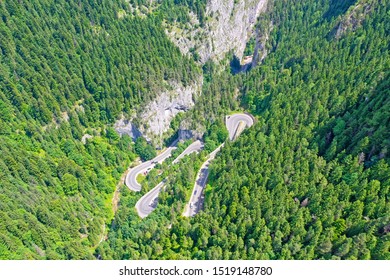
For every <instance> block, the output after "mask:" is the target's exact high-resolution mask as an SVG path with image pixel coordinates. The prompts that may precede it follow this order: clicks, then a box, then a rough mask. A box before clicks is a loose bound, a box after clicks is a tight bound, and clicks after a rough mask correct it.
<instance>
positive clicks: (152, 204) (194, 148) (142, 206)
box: [135, 140, 203, 218]
mask: <svg viewBox="0 0 390 280" xmlns="http://www.w3.org/2000/svg"><path fill="white" fill-rule="evenodd" d="M202 148H203V143H202V142H201V141H199V140H197V141H195V142H194V143H192V144H191V145H189V146H188V147H187V148H186V149H185V150H184V151H183V152H182V153H181V154H180V155H179V156H178V157H177V158H176V159H175V160H174V161H173V162H172V163H173V164H175V163H177V162H179V160H180V159H182V158H183V157H184V156H186V155H189V154H191V153H194V152H199V151H200V150H201V149H202ZM154 160H155V159H154ZM154 160H153V161H154ZM165 181H166V179H164V180H163V181H162V182H161V183H159V184H158V185H157V186H155V187H154V188H153V189H152V190H150V191H149V192H148V193H146V194H145V195H144V196H143V197H141V198H140V199H139V200H138V201H137V203H136V204H135V208H136V210H137V212H138V215H139V216H140V217H141V218H145V217H146V216H148V215H149V214H150V213H151V212H152V211H153V210H154V209H156V207H157V202H158V195H159V194H160V191H161V189H162V188H163V187H164V186H165Z"/></svg>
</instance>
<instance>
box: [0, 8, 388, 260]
mask: <svg viewBox="0 0 390 280" xmlns="http://www.w3.org/2000/svg"><path fill="white" fill-rule="evenodd" d="M206 2H207V1H204V0H175V1H173V0H172V1H171V0H167V1H154V2H153V3H152V2H151V1H144V0H130V1H120V0H118V1H108V0H88V1H65V0H58V1H50V0H31V1H24V0H23V1H16V0H9V1H2V2H1V3H0V15H1V19H0V51H1V56H0V220H1V222H0V259H93V258H102V259H390V251H389V250H390V235H389V232H390V202H389V200H390V197H389V196H390V194H389V193H390V192H389V188H390V167H389V164H390V160H389V153H390V151H389V148H390V100H389V99H390V97H389V96H390V90H389V89H390V84H389V83H390V53H389V52H390V50H389V49H390V38H389V37H390V2H389V0H378V1H375V0H359V1H356V0H349V1H333V0H308V1H298V0H293V1H291V0H289V1H287V0H282V1H270V3H269V5H268V9H267V12H266V13H264V14H262V15H261V16H260V18H259V20H258V24H257V26H256V28H258V29H259V30H265V29H266V26H267V27H268V26H269V25H270V23H271V25H272V26H273V28H272V31H271V33H270V36H269V40H268V42H267V48H268V49H269V54H268V56H267V57H266V58H265V59H264V61H263V62H262V63H260V64H259V65H257V66H256V67H254V68H252V69H251V70H250V71H248V72H242V73H238V74H236V75H233V74H232V73H231V72H230V69H229V59H232V58H233V55H230V54H229V55H228V57H226V59H225V60H223V61H221V62H219V63H214V62H211V61H208V62H206V64H205V65H197V64H196V63H195V62H194V60H193V59H192V58H190V57H188V56H183V55H182V54H181V53H180V51H179V49H178V48H176V47H175V46H174V45H173V43H171V42H170V41H169V39H168V38H167V36H166V35H165V31H164V28H163V22H164V21H177V22H182V23H185V22H187V21H188V20H189V11H191V12H193V13H194V14H196V15H197V16H198V18H199V19H200V24H202V22H203V21H204V20H206V18H205V10H206ZM129 4H131V6H130V5H129ZM356 5H357V6H358V7H369V8H367V9H363V12H362V14H361V15H360V17H361V18H360V19H359V20H356V19H354V20H350V21H348V20H346V19H348V18H351V17H353V13H354V11H355V10H356V9H357V8H356V7H357V6H356ZM367 5H368V6H367ZM134 9H138V10H139V11H140V14H138V15H137V13H135V12H134ZM345 22H349V23H350V24H351V22H353V24H352V25H351V26H347V27H346V25H345ZM262 25H264V26H262ZM254 42H255V40H254V39H253V38H252V39H250V40H249V42H248V46H247V50H246V52H247V53H246V54H250V52H251V50H253V48H254V45H253V44H254ZM199 75H203V80H204V83H203V89H202V95H201V96H200V97H199V98H198V100H197V102H196V105H195V107H194V108H192V109H191V110H190V111H188V112H186V113H185V114H184V115H179V116H178V117H177V119H175V120H174V121H173V122H172V128H173V129H178V127H179V121H185V122H186V123H187V124H188V126H189V127H190V128H192V129H199V130H201V131H204V132H205V133H204V141H205V150H204V151H202V152H201V153H199V154H191V155H190V156H188V157H185V158H184V159H182V160H181V161H180V163H179V164H175V165H172V164H170V163H171V162H172V159H173V158H175V155H176V156H177V155H178V154H179V153H180V152H181V151H183V150H184V148H185V146H186V145H188V144H189V142H186V143H185V144H180V145H179V148H178V149H177V151H175V153H174V155H173V156H172V158H171V159H168V160H167V161H166V162H164V163H163V164H158V165H157V166H156V168H154V169H152V170H151V172H150V173H149V174H148V175H147V176H146V178H143V177H142V178H141V180H142V185H143V188H142V191H141V192H140V193H135V192H131V191H130V190H129V189H128V188H127V187H125V186H121V185H120V184H118V182H119V181H120V178H121V176H122V175H123V173H124V172H125V170H126V169H127V168H128V166H130V165H132V164H134V161H135V159H136V157H137V156H138V155H139V156H140V157H141V158H142V159H144V160H148V159H151V158H153V157H154V156H155V155H156V151H155V150H154V149H152V148H151V146H150V145H148V144H147V143H146V141H145V140H144V139H143V138H139V139H138V140H137V141H136V142H135V143H134V142H133V141H132V139H131V138H130V137H127V136H122V137H119V135H118V134H117V133H116V132H115V130H114V129H113V128H112V124H113V122H114V121H115V120H116V119H118V118H119V117H120V116H121V115H122V114H125V115H131V114H133V113H134V112H137V111H138V110H139V108H142V106H143V105H144V104H146V103H147V102H148V101H150V100H153V98H154V97H156V95H157V94H158V93H159V92H160V91H162V90H164V89H165V88H166V87H168V86H169V82H170V81H177V82H180V83H182V84H183V85H188V84H190V83H191V81H193V80H194V79H195V78H196V77H198V76H199ZM239 110H245V111H248V112H250V113H252V114H253V115H254V116H255V118H256V120H257V121H256V123H255V125H254V126H253V127H251V128H250V129H247V130H245V131H244V132H243V134H242V135H241V136H240V137H239V138H238V139H237V140H236V141H234V142H229V141H227V142H226V145H225V146H224V148H223V149H222V150H221V152H220V153H219V155H218V156H217V157H216V159H215V161H213V163H212V165H211V170H210V176H209V181H208V185H207V187H206V190H205V203H204V211H202V212H201V213H199V214H197V215H196V216H195V217H193V218H184V217H182V216H181V214H182V212H183V208H184V205H185V203H187V202H188V199H189V197H190V195H191V191H192V187H193V184H194V181H195V177H196V174H197V172H198V170H199V168H200V166H201V165H202V163H203V162H204V160H205V159H206V157H207V154H208V153H209V152H210V151H212V150H214V149H215V148H216V147H217V146H218V145H219V144H220V143H222V142H224V141H225V140H226V138H227V131H226V129H225V127H224V118H225V115H226V114H229V113H230V112H232V111H239ZM162 178H167V188H166V189H165V191H163V192H162V193H161V194H160V197H159V204H158V207H157V208H156V210H155V211H154V212H152V213H151V214H150V215H149V216H148V217H147V218H145V219H141V218H139V217H138V215H137V212H136V210H135V208H134V205H135V203H136V202H137V200H138V199H139V198H140V197H141V196H142V195H143V194H145V193H146V192H147V191H148V190H150V189H151V188H153V187H154V186H156V184H158V183H159V182H160V181H161V180H162ZM117 186H118V187H119V189H120V191H121V192H120V203H119V208H118V211H117V212H116V213H114V211H113V209H112V197H113V194H114V192H115V189H116V188H117Z"/></svg>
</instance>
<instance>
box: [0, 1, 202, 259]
mask: <svg viewBox="0 0 390 280" xmlns="http://www.w3.org/2000/svg"><path fill="white" fill-rule="evenodd" d="M0 14H1V15H2V16H1V19H0V53H1V56H0V143H1V147H0V178H1V180H0V198H1V203H0V216H1V220H2V222H1V225H0V259H18V258H23V259H30V258H34V259H35V258H43V259H45V258H48V259H52V258H54V259H69V258H76V259H81V258H92V257H93V256H92V253H93V251H94V248H95V247H96V246H97V245H98V244H99V242H101V241H102V237H103V236H104V234H105V231H107V227H106V226H105V223H109V222H110V220H111V218H112V215H113V213H112V212H111V210H110V209H111V198H112V194H113V192H114V189H115V186H116V184H117V181H118V180H119V178H120V176H121V173H123V172H124V170H125V169H126V168H127V167H128V166H129V164H130V162H131V161H132V160H134V158H135V154H134V151H133V145H132V141H131V139H130V138H128V137H122V138H119V137H118V135H117V134H116V133H115V131H114V130H113V129H112V128H111V125H112V124H113V122H114V121H115V119H117V118H119V117H120V116H121V115H122V114H125V115H128V116H130V115H132V113H133V112H135V111H139V110H140V108H141V107H143V106H144V104H146V103H148V102H150V101H151V100H154V98H156V96H158V94H159V93H160V92H162V91H168V90H171V91H172V86H171V84H172V83H173V82H175V83H177V84H179V85H180V86H182V87H190V86H191V85H192V83H193V81H195V80H196V79H199V75H200V71H199V69H198V68H197V67H196V66H195V64H194V62H193V61H191V60H190V59H188V58H186V57H183V56H182V55H181V53H180V51H179V49H177V48H176V47H175V46H174V45H173V44H172V43H171V42H170V41H169V39H168V38H167V37H166V35H165V33H164V29H163V27H162V25H161V17H159V16H156V15H152V14H150V15H149V16H147V17H142V18H141V17H135V16H132V15H131V7H130V6H129V3H128V2H126V1H105V0H103V1H65V0H63V1H62V0H61V1H45V0H32V1H16V0H15V1H13V0H10V1H2V2H1V3H0ZM140 123H141V122H140ZM81 140H83V141H81ZM83 143H85V144H83Z"/></svg>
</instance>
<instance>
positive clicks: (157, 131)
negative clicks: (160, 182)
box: [115, 76, 203, 146]
mask: <svg viewBox="0 0 390 280" xmlns="http://www.w3.org/2000/svg"><path fill="white" fill-rule="evenodd" d="M202 83H203V79H202V77H201V76H200V77H199V78H198V79H197V80H196V81H194V83H193V84H191V85H189V86H187V87H184V86H183V85H182V84H180V83H177V82H173V81H171V82H170V87H171V90H167V91H163V92H161V93H160V94H159V95H158V96H157V98H156V99H155V100H153V101H152V102H150V103H149V104H147V105H146V106H144V107H143V109H142V110H141V111H140V112H138V113H137V114H136V116H134V117H133V118H132V119H131V120H130V121H129V120H125V119H123V118H122V119H120V120H118V121H117V122H116V123H115V129H116V131H117V132H118V133H119V134H121V135H122V134H127V135H129V136H130V137H132V138H133V139H135V138H137V137H139V136H141V135H143V136H144V137H145V138H146V139H147V140H148V141H151V142H152V143H153V144H155V145H157V146H161V145H162V141H163V134H164V133H165V132H167V131H168V130H169V128H170V124H171V121H172V119H173V118H174V117H175V116H176V115H177V114H178V113H180V112H186V111H188V110H189V109H190V108H191V107H193V106H194V104H195V99H196V97H197V96H198V95H199V94H200V92H201V88H202Z"/></svg>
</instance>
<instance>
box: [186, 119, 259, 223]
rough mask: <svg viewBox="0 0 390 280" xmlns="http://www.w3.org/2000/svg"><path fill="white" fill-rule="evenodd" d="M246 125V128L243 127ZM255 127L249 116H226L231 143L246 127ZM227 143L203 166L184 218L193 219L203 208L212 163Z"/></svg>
mask: <svg viewBox="0 0 390 280" xmlns="http://www.w3.org/2000/svg"><path fill="white" fill-rule="evenodd" d="M243 124H245V126H244V125H243ZM252 125H253V118H252V117H251V116H250V115H248V114H234V115H230V116H226V128H227V129H228V131H229V139H230V140H231V141H233V140H235V139H237V137H238V136H240V133H241V132H242V131H243V130H244V128H246V127H250V126H252ZM224 144H225V143H223V144H222V145H220V146H219V147H218V148H216V149H215V150H214V151H213V152H211V153H210V154H209V156H208V159H207V160H206V161H205V162H204V163H203V165H202V166H201V168H200V170H199V172H198V175H197V176H196V180H195V185H194V189H193V190H192V194H191V198H190V201H189V203H188V204H187V205H186V206H185V208H184V212H183V216H185V217H192V216H194V215H196V214H197V213H198V212H199V211H200V210H201V209H202V208H203V200H204V197H203V190H204V187H205V186H206V183H207V177H208V175H209V165H210V162H211V161H212V160H213V159H214V158H215V156H216V155H217V153H218V152H219V151H220V150H221V148H222V147H223V146H224Z"/></svg>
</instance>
